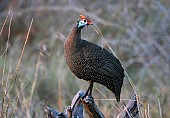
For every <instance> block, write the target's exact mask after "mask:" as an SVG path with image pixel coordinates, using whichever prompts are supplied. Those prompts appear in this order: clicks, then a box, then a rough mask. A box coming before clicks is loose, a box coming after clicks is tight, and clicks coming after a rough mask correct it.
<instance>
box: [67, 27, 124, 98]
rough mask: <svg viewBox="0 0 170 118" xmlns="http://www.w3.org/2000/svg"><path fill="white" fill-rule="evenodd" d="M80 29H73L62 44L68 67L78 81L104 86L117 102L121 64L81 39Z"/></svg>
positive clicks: (97, 47)
mask: <svg viewBox="0 0 170 118" xmlns="http://www.w3.org/2000/svg"><path fill="white" fill-rule="evenodd" d="M81 29H82V28H81V27H77V26H76V27H74V28H73V29H72V30H71V32H70V34H69V35H68V37H67V39H66V41H65V43H64V55H65V58H66V62H67V65H68V67H69V68H70V70H71V71H72V73H73V74H74V75H76V76H77V77H78V78H79V79H83V80H86V81H92V82H97V83H100V84H102V85H104V86H106V87H107V88H108V89H109V90H111V91H112V92H113V93H114V94H115V96H116V99H117V101H120V92H121V87H122V84H123V78H124V69H123V68H122V66H121V63H120V62H119V60H118V59H117V58H116V57H115V56H114V55H113V54H112V53H110V52H108V51H107V50H105V49H103V48H101V47H100V46H98V45H96V44H93V43H91V42H88V41H86V40H83V39H81Z"/></svg>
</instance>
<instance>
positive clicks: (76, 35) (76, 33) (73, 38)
mask: <svg viewBox="0 0 170 118" xmlns="http://www.w3.org/2000/svg"><path fill="white" fill-rule="evenodd" d="M81 29H82V28H78V27H74V28H73V29H72V30H71V32H70V33H69V35H68V36H67V39H66V42H65V43H67V42H69V43H73V44H72V45H75V44H76V43H78V42H79V41H80V40H81Z"/></svg>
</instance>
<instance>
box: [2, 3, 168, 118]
mask: <svg viewBox="0 0 170 118" xmlns="http://www.w3.org/2000/svg"><path fill="white" fill-rule="evenodd" d="M80 14H83V15H87V16H89V17H90V18H91V19H92V21H93V23H94V26H93V27H91V26H89V27H88V28H84V30H83V31H82V37H83V38H84V39H86V40H88V41H90V42H93V43H96V44H98V45H101V46H103V47H105V48H106V49H108V48H107V46H106V44H105V43H104V41H107V42H108V43H109V44H110V46H111V47H112V49H113V50H114V51H115V53H116V55H117V56H118V58H119V59H120V61H121V62H122V65H123V66H124V68H125V70H126V71H127V73H128V74H129V76H130V78H131V79H132V81H133V83H134V85H135V86H136V89H137V91H138V92H139V97H140V101H141V102H142V105H143V107H142V109H141V114H140V117H146V116H148V117H149V116H150V117H154V118H156V117H162V118H168V117H170V112H169V109H170V1H168V0H167V1H166V0H138V1H130V0H105V1H104V0H1V1H0V29H1V31H0V78H1V79H0V110H1V112H0V113H1V115H0V116H1V117H2V116H7V117H17V118H23V117H28V118H29V117H32V118H33V117H35V118H39V117H45V116H44V108H45V106H46V105H50V106H52V107H53V108H55V109H58V110H59V111H60V112H61V111H63V110H64V108H65V106H68V105H70V104H71V100H72V98H73V97H74V95H75V94H76V93H77V92H78V91H79V90H80V89H82V90H86V89H87V87H88V83H87V82H85V81H83V80H78V79H77V78H76V77H75V76H74V75H73V74H72V73H71V72H70V71H69V69H68V67H67V65H66V62H65V59H64V54H63V44H64V43H63V42H64V40H65V38H66V37H67V35H68V34H69V32H70V30H71V29H72V28H73V27H74V26H75V25H76V21H77V20H79V15H80ZM32 18H34V21H33V23H32V27H31V31H30V33H29V38H28V41H27V43H26V47H25V49H24V53H23V55H22V59H21V61H20V57H21V56H20V55H21V52H22V50H23V45H24V43H25V42H26V37H27V34H28V33H27V32H28V29H29V26H30V23H31V20H32ZM96 28H97V29H99V30H100V32H101V34H102V35H101V34H99V33H97V32H96V31H95V30H96ZM108 50H109V49H108ZM94 86H95V88H94V89H93V97H94V98H95V99H98V100H96V104H97V105H98V106H99V108H100V110H101V111H102V112H103V114H104V115H105V117H106V118H111V117H116V116H117V115H118V114H119V111H118V110H117V109H116V108H118V109H119V110H122V109H123V108H124V105H125V104H126V103H127V102H128V99H130V97H131V96H132V94H133V93H134V90H133V89H132V87H131V84H130V83H129V81H128V79H127V78H125V80H124V84H123V88H122V93H121V99H122V100H121V102H120V103H119V104H118V103H117V102H116V101H115V100H113V101H108V100H99V99H105V97H104V96H103V95H102V94H101V92H102V93H103V94H104V95H106V96H107V98H109V99H112V98H115V97H114V94H113V93H112V92H111V91H109V90H107V89H106V88H105V87H104V86H102V85H99V84H97V83H96V84H95V85H94ZM99 91H100V92H99Z"/></svg>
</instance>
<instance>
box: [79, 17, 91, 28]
mask: <svg viewBox="0 0 170 118" xmlns="http://www.w3.org/2000/svg"><path fill="white" fill-rule="evenodd" d="M88 25H93V23H92V22H91V21H90V20H89V19H88V18H87V17H86V16H83V15H80V21H77V27H78V28H84V27H85V26H88Z"/></svg>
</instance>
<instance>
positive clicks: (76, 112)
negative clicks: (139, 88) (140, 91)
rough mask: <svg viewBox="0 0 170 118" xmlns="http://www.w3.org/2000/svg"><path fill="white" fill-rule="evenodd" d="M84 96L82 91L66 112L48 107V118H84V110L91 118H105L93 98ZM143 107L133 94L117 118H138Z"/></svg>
mask: <svg viewBox="0 0 170 118" xmlns="http://www.w3.org/2000/svg"><path fill="white" fill-rule="evenodd" d="M83 96H84V91H82V90H80V91H79V92H78V93H77V94H76V95H75V96H74V98H73V100H72V103H71V106H68V107H66V109H65V110H64V112H62V113H59V112H58V111H57V110H54V109H52V108H50V107H48V106H47V107H46V109H45V112H46V114H47V115H46V118H72V117H73V118H84V116H83V109H84V108H85V110H86V111H87V114H88V115H89V117H90V118H104V115H103V114H102V112H101V111H100V110H99V109H98V106H97V105H96V104H95V102H94V99H93V97H92V96H86V97H83ZM140 107H141V105H139V104H138V102H137V97H136V94H133V96H132V97H131V99H130V100H129V102H128V104H127V105H126V106H125V108H124V110H123V111H122V113H120V114H119V115H118V116H117V118H138V116H139V108H140Z"/></svg>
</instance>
